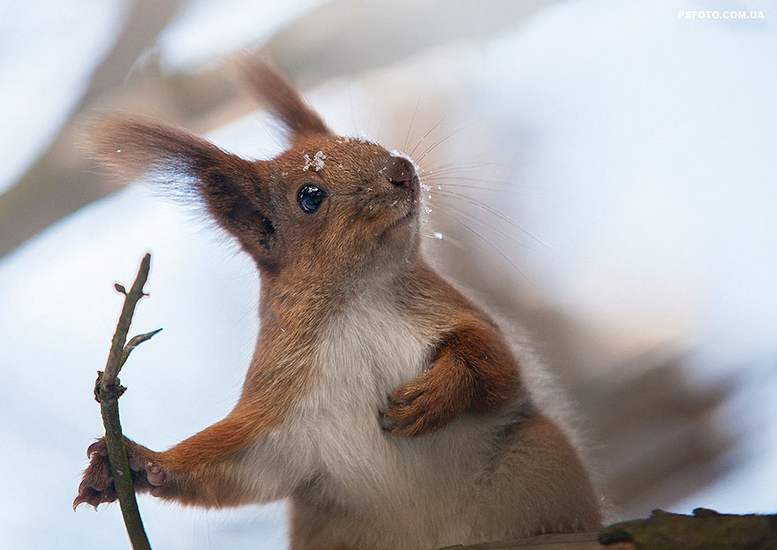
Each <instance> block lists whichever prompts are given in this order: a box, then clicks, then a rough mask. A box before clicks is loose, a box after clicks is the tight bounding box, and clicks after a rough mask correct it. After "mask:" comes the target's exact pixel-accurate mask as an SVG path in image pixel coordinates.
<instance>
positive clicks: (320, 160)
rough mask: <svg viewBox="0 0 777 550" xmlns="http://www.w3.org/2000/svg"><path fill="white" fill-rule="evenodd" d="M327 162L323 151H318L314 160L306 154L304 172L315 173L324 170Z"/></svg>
mask: <svg viewBox="0 0 777 550" xmlns="http://www.w3.org/2000/svg"><path fill="white" fill-rule="evenodd" d="M325 160H326V155H325V154H324V152H323V151H316V153H315V154H314V155H313V158H311V157H310V155H308V154H307V153H305V166H303V167H302V171H303V172H307V171H308V170H313V171H314V172H318V171H319V170H321V169H322V168H324V161H325Z"/></svg>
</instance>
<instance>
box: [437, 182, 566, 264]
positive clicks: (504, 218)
mask: <svg viewBox="0 0 777 550" xmlns="http://www.w3.org/2000/svg"><path fill="white" fill-rule="evenodd" d="M436 192H437V193H439V194H440V195H442V196H443V197H448V198H451V199H456V200H460V201H462V202H466V203H467V204H471V205H472V206H474V207H476V208H480V209H481V210H485V211H486V212H488V213H490V214H493V215H494V216H496V217H497V218H499V219H500V220H502V221H504V222H506V223H509V224H510V225H512V226H513V227H514V228H516V229H518V230H519V231H522V232H523V233H525V234H526V235H528V236H529V237H531V238H532V239H534V240H535V241H537V242H538V243H540V244H542V245H543V246H546V247H547V248H548V249H549V250H551V251H553V252H554V253H556V254H558V250H556V248H555V247H553V246H551V245H550V244H548V243H546V242H545V241H543V240H542V239H540V238H539V237H537V236H536V235H534V234H533V233H531V232H530V231H529V230H528V229H526V228H525V227H523V226H521V225H520V224H519V223H517V222H516V221H515V220H513V219H512V218H510V217H509V216H506V215H505V214H502V213H501V212H500V211H499V210H496V209H495V208H491V207H490V206H488V205H487V204H484V203H482V202H481V201H479V200H477V199H474V198H472V197H467V196H465V195H462V194H460V193H456V192H455V191H445V190H444V189H438V190H437V191H436Z"/></svg>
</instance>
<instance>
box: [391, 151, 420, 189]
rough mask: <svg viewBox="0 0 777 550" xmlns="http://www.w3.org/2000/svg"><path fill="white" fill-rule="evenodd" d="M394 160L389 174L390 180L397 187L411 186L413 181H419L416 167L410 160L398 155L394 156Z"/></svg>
mask: <svg viewBox="0 0 777 550" xmlns="http://www.w3.org/2000/svg"><path fill="white" fill-rule="evenodd" d="M394 161H395V162H394V164H393V166H392V167H391V173H390V175H389V181H390V182H391V184H392V185H396V186H397V187H411V186H412V185H413V183H415V182H416V181H418V176H417V175H416V173H415V168H413V165H412V164H411V163H410V161H408V160H407V159H403V158H396V157H395V158H394Z"/></svg>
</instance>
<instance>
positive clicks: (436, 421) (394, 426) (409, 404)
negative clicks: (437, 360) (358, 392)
mask: <svg viewBox="0 0 777 550" xmlns="http://www.w3.org/2000/svg"><path fill="white" fill-rule="evenodd" d="M436 374H437V373H435V372H434V365H432V367H430V369H429V370H427V371H426V372H424V373H423V374H422V375H421V376H419V377H418V378H416V379H415V380H413V381H412V382H410V383H408V384H405V385H404V386H401V387H400V388H399V389H397V390H396V391H395V392H394V393H392V394H391V395H390V396H389V398H388V407H387V408H386V411H385V412H383V413H382V414H381V415H380V424H381V427H382V428H383V429H384V430H386V431H388V432H391V433H392V434H393V435H396V436H400V437H414V436H418V435H423V434H426V433H430V432H433V431H436V430H439V429H440V428H442V427H443V426H445V425H446V424H448V423H449V422H450V421H451V420H452V419H453V417H454V416H455V415H456V413H457V412H458V408H459V407H458V406H457V405H458V403H457V401H458V400H457V399H455V398H453V399H452V394H451V388H449V387H447V386H446V385H445V384H444V383H440V382H441V381H440V380H439V379H438V378H439V377H438V376H436Z"/></svg>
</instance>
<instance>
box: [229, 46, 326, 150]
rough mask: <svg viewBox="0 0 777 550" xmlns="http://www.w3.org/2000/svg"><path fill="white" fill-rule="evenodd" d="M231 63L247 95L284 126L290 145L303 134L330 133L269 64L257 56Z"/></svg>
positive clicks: (286, 80) (279, 73)
mask: <svg viewBox="0 0 777 550" xmlns="http://www.w3.org/2000/svg"><path fill="white" fill-rule="evenodd" d="M235 64H236V65H237V67H238V70H239V71H240V73H241V76H242V78H243V81H244V83H245V84H246V86H247V87H248V89H249V91H250V92H251V94H252V95H253V96H254V97H256V98H257V99H258V100H259V102H260V103H261V104H262V105H263V106H266V107H267V108H268V109H270V111H272V113H273V115H274V116H275V117H276V119H277V120H278V121H279V122H281V123H282V124H283V125H284V126H285V127H286V130H287V132H288V133H289V138H290V139H291V141H292V142H293V141H296V139H297V138H299V137H300V136H303V135H305V134H331V133H332V132H331V131H330V130H329V128H327V126H326V124H325V123H324V121H323V119H322V118H321V117H320V116H319V115H318V113H316V112H315V111H314V110H313V109H312V108H311V107H310V105H308V104H307V102H306V101H305V100H304V99H303V98H302V96H301V95H300V93H299V92H298V91H297V90H296V89H295V88H294V86H293V85H292V83H291V82H289V79H288V78H286V76H285V75H284V74H283V73H281V72H280V70H278V68H277V67H276V66H275V65H273V64H272V62H271V61H269V60H268V59H266V58H262V57H257V56H251V57H249V56H242V57H240V58H238V59H236V61H235Z"/></svg>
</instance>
